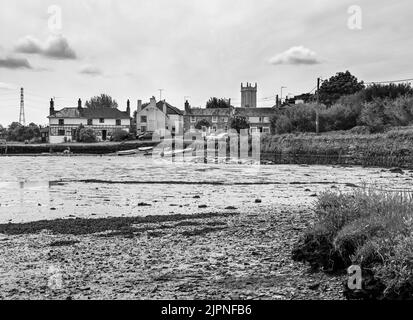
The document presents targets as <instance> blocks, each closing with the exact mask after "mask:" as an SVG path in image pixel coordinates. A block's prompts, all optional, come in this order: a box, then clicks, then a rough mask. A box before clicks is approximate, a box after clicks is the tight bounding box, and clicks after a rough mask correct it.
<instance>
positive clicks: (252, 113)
mask: <svg viewBox="0 0 413 320" xmlns="http://www.w3.org/2000/svg"><path fill="white" fill-rule="evenodd" d="M275 113H276V109H274V108H235V114H236V115H242V116H248V117H270V116H272V115H274V114H275Z"/></svg>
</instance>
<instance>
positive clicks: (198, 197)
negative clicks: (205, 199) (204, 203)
mask: <svg viewBox="0 0 413 320" xmlns="http://www.w3.org/2000/svg"><path fill="white" fill-rule="evenodd" d="M193 198H194V199H201V197H200V196H194V197H193Z"/></svg>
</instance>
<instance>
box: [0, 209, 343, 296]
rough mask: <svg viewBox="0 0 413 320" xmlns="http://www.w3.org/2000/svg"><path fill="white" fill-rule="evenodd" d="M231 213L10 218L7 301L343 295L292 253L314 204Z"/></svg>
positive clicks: (3, 249) (4, 281) (3, 282)
mask: <svg viewBox="0 0 413 320" xmlns="http://www.w3.org/2000/svg"><path fill="white" fill-rule="evenodd" d="M228 211H229V213H228V214H222V213H220V214H214V213H210V214H206V215H203V214H200V215H193V216H174V215H170V216H164V217H163V218H162V220H159V219H156V218H152V219H150V218H149V219H142V218H140V219H131V220H125V218H112V219H103V220H102V219H99V220H93V219H77V220H76V219H72V220H70V221H67V222H66V223H65V222H64V221H62V220H55V221H48V222H47V223H45V222H33V223H31V224H30V227H28V225H27V224H26V225H24V224H21V225H11V226H12V227H11V226H9V227H7V225H1V226H0V230H1V232H3V233H2V234H0V253H1V254H0V259H1V260H0V299H283V300H285V299H343V296H342V293H341V292H342V285H341V283H342V281H343V280H344V278H343V276H328V275H325V274H322V273H311V272H310V271H309V269H308V267H307V266H305V265H303V264H301V263H296V262H293V261H292V260H291V249H292V247H293V245H294V243H295V242H296V241H297V239H298V237H299V236H300V235H301V234H302V232H303V231H304V229H305V227H307V226H308V224H309V223H311V221H312V219H313V216H312V212H311V210H309V208H302V209H300V208H297V206H295V205H282V206H277V208H276V209H274V206H268V208H266V207H265V206H259V207H258V206H257V210H256V212H254V210H252V211H253V212H241V211H239V210H238V209H236V208H228ZM122 219H123V220H122ZM65 224H66V225H67V226H68V228H66V229H65V228H64V227H62V225H63V226H64V225H65ZM73 225H77V226H78V227H76V228H73ZM91 225H98V226H99V227H97V228H90V226H91ZM19 226H20V227H19ZM102 226H103V227H102ZM43 228H45V229H44V230H43V231H40V229H43ZM11 230H13V231H11Z"/></svg>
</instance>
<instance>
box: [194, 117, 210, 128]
mask: <svg viewBox="0 0 413 320" xmlns="http://www.w3.org/2000/svg"><path fill="white" fill-rule="evenodd" d="M202 127H207V128H210V127H211V124H210V123H209V121H208V120H207V119H201V120H199V121H198V122H197V123H196V125H195V129H197V130H201V129H202Z"/></svg>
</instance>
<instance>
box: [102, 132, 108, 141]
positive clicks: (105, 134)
mask: <svg viewBox="0 0 413 320" xmlns="http://www.w3.org/2000/svg"><path fill="white" fill-rule="evenodd" d="M106 137H107V131H106V130H102V140H103V141H105V140H106Z"/></svg>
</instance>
